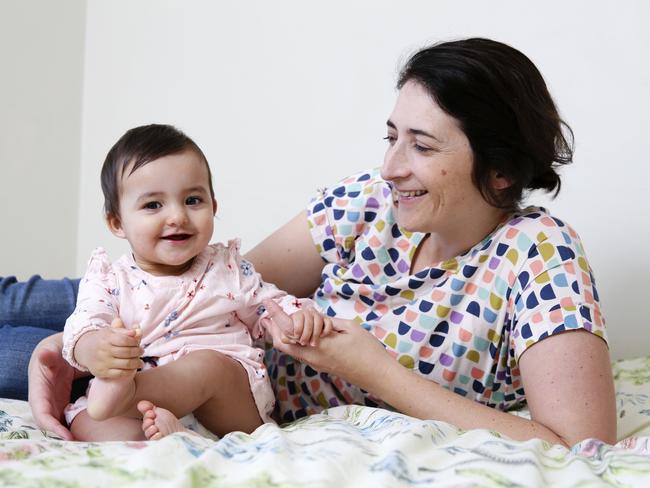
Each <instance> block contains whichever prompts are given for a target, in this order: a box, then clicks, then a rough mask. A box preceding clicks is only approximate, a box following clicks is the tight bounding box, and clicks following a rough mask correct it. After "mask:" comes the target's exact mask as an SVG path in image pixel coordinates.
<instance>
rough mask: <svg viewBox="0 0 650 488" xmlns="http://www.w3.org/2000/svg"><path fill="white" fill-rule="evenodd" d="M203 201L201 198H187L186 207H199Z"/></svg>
mask: <svg viewBox="0 0 650 488" xmlns="http://www.w3.org/2000/svg"><path fill="white" fill-rule="evenodd" d="M202 201H203V200H202V199H201V198H200V197H187V199H186V200H185V205H198V204H199V203H201V202H202Z"/></svg>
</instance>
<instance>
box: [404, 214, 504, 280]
mask: <svg viewBox="0 0 650 488" xmlns="http://www.w3.org/2000/svg"><path fill="white" fill-rule="evenodd" d="M508 214H509V212H508V211H505V210H502V209H497V208H494V210H493V211H492V212H490V213H489V215H486V214H483V215H482V217H481V218H480V219H472V220H473V221H468V222H462V223H457V225H455V226H454V228H453V229H445V231H444V232H431V233H429V234H427V235H426V236H425V238H424V239H423V240H422V241H421V243H420V245H419V246H418V249H417V251H416V253H415V256H414V258H413V262H412V264H411V272H412V273H417V272H418V271H421V270H423V269H426V268H430V267H432V266H435V265H437V264H438V263H441V262H444V261H447V260H449V259H452V258H455V257H457V256H460V255H462V254H464V253H465V252H467V251H468V250H469V249H471V248H472V247H474V246H475V245H476V244H478V243H479V242H481V241H482V240H483V239H485V237H487V236H488V235H489V234H490V233H491V232H492V231H494V229H495V228H496V227H497V226H498V225H499V224H500V223H501V222H503V220H504V219H505V217H506V216H507V215H508Z"/></svg>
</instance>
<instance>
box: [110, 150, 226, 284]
mask: <svg viewBox="0 0 650 488" xmlns="http://www.w3.org/2000/svg"><path fill="white" fill-rule="evenodd" d="M130 171H131V168H130V167H127V168H126V170H125V172H124V174H123V175H122V176H121V178H120V217H119V218H115V217H112V218H109V222H108V223H109V227H110V228H111V231H112V232H113V233H114V234H115V235H117V236H118V237H122V238H124V239H127V240H128V241H129V244H130V245H131V250H132V251H133V256H134V258H135V261H136V263H137V264H138V266H140V268H142V269H143V270H144V271H146V272H148V273H151V274H153V275H179V274H182V273H184V272H185V271H187V269H188V268H189V267H190V266H191V264H192V260H193V259H194V257H196V256H197V255H198V254H199V253H200V252H201V251H203V249H205V247H206V246H207V245H208V244H209V243H210V239H211V238H212V232H213V230H214V213H215V211H216V201H214V199H213V198H212V196H211V194H210V182H209V175H208V169H207V167H206V164H205V162H204V161H203V159H202V158H201V157H200V156H199V155H198V154H196V153H195V152H194V151H192V150H187V151H184V152H182V153H179V154H172V155H169V156H164V157H162V158H159V159H156V160H154V161H152V162H150V163H147V164H145V165H144V166H141V167H140V168H138V169H137V170H136V171H135V172H133V173H132V174H129V173H130Z"/></svg>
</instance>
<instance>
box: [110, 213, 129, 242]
mask: <svg viewBox="0 0 650 488" xmlns="http://www.w3.org/2000/svg"><path fill="white" fill-rule="evenodd" d="M106 225H108V229H109V230H110V231H111V232H112V233H113V234H115V235H116V236H117V237H120V238H121V239H126V234H125V233H124V229H123V228H122V221H121V220H120V218H119V217H118V216H117V215H115V214H113V213H108V214H106Z"/></svg>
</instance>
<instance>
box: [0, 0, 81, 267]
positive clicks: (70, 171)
mask: <svg viewBox="0 0 650 488" xmlns="http://www.w3.org/2000/svg"><path fill="white" fill-rule="evenodd" d="M84 26H85V2H83V1H80V0H66V1H64V2H49V1H34V0H0V62H1V63H2V65H1V67H0V221H1V225H0V276H1V275H5V276H6V275H17V276H18V277H19V278H27V277H29V276H30V275H32V274H35V273H41V274H44V275H47V276H48V277H52V278H60V277H63V276H65V275H66V274H72V275H74V273H75V263H76V258H77V256H76V255H77V252H76V246H77V219H76V213H77V206H78V203H79V202H78V191H77V189H78V184H79V167H80V152H81V87H82V75H83V46H84V43H83V37H84Z"/></svg>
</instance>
